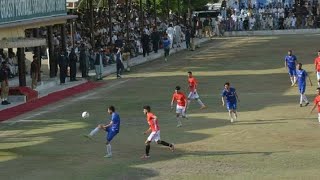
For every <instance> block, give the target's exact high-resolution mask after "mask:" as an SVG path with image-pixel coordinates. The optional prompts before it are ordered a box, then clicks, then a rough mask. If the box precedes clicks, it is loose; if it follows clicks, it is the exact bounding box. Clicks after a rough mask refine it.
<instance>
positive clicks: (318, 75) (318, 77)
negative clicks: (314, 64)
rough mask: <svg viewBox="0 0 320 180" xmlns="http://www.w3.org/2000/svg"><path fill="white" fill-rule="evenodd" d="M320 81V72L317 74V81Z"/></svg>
mask: <svg viewBox="0 0 320 180" xmlns="http://www.w3.org/2000/svg"><path fill="white" fill-rule="evenodd" d="M319 79H320V72H317V80H318V81H319Z"/></svg>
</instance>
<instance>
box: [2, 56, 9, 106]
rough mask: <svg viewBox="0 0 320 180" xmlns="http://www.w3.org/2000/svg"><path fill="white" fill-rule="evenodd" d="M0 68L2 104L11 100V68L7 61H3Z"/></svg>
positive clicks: (6, 103)
mask: <svg viewBox="0 0 320 180" xmlns="http://www.w3.org/2000/svg"><path fill="white" fill-rule="evenodd" d="M1 64H2V65H1V69H0V80H1V100H2V102H1V104H2V105H8V104H10V102H9V101H8V95H9V75H10V69H9V67H8V66H7V61H2V63H1Z"/></svg>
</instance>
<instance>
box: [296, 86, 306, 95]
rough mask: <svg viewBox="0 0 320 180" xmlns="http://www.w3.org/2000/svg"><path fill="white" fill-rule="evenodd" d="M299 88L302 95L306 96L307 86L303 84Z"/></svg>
mask: <svg viewBox="0 0 320 180" xmlns="http://www.w3.org/2000/svg"><path fill="white" fill-rule="evenodd" d="M298 87H299V93H300V94H304V92H306V85H305V84H301V85H300V84H299V85H298Z"/></svg>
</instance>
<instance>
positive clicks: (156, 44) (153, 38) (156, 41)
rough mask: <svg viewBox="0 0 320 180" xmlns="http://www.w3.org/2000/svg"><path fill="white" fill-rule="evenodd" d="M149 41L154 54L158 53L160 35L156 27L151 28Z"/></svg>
mask: <svg viewBox="0 0 320 180" xmlns="http://www.w3.org/2000/svg"><path fill="white" fill-rule="evenodd" d="M151 41H152V47H153V51H154V53H158V49H159V42H160V34H159V32H158V30H157V28H156V27H154V28H153V31H152V33H151Z"/></svg>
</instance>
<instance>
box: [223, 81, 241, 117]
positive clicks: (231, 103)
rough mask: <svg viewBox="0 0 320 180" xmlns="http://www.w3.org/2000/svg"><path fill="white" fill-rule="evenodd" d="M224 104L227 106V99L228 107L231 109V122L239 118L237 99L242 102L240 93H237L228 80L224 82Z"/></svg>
mask: <svg viewBox="0 0 320 180" xmlns="http://www.w3.org/2000/svg"><path fill="white" fill-rule="evenodd" d="M221 96H222V106H225V101H227V104H226V105H227V109H228V111H229V117H230V119H231V122H233V121H234V120H237V118H238V115H237V101H238V102H240V100H239V98H238V95H237V93H236V89H235V88H233V87H230V83H229V82H226V83H225V84H224V89H223V91H222V95H221Z"/></svg>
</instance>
